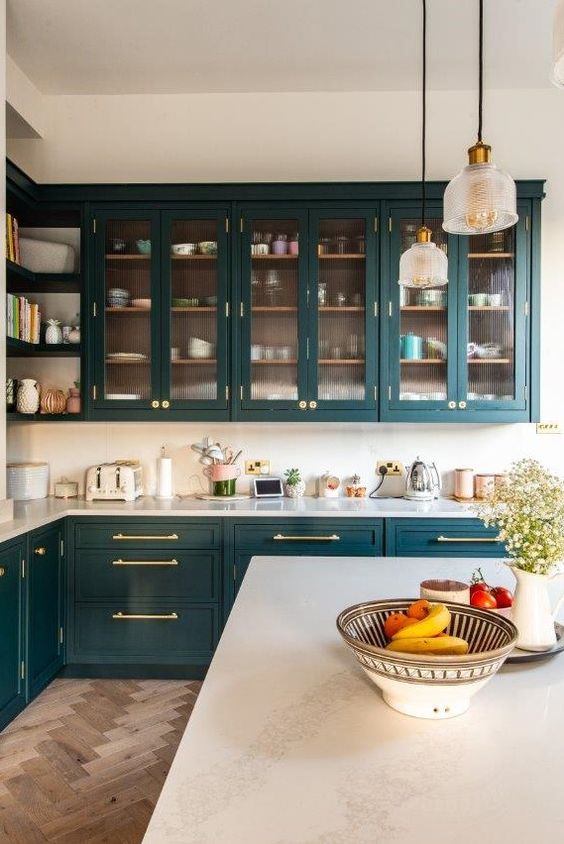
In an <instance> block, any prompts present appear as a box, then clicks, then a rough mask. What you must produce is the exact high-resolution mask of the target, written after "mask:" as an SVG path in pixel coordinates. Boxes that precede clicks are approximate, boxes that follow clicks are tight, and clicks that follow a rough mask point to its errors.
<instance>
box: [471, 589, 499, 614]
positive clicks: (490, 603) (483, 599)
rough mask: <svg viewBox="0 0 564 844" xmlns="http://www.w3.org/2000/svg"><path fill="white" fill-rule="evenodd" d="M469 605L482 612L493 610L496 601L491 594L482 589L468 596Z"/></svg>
mask: <svg viewBox="0 0 564 844" xmlns="http://www.w3.org/2000/svg"><path fill="white" fill-rule="evenodd" d="M470 604H471V605H472V606H473V607H479V608H480V609H482V610H495V609H496V607H497V601H496V599H495V598H494V596H493V595H492V594H491V592H486V591H485V590H484V589H478V590H477V591H476V592H474V594H473V595H471V596H470Z"/></svg>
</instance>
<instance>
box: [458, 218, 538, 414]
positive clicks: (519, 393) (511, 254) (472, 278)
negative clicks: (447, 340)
mask: <svg viewBox="0 0 564 844" xmlns="http://www.w3.org/2000/svg"><path fill="white" fill-rule="evenodd" d="M519 210H520V219H519V222H518V223H517V225H516V226H514V227H513V228H510V229H506V230H504V231H501V232H494V233H493V234H486V235H481V236H480V235H476V236H474V237H470V238H461V244H460V255H459V257H460V264H461V271H460V279H459V289H460V294H461V296H464V301H463V302H462V303H461V314H462V315H463V319H461V324H460V327H461V332H460V343H461V348H463V350H465V355H463V356H462V360H461V371H460V390H459V399H458V401H459V405H460V403H462V406H463V408H464V407H466V409H467V410H468V411H480V410H484V409H486V408H489V409H492V410H504V409H507V410H514V411H515V410H523V411H524V410H526V409H527V388H526V372H527V343H526V336H527V332H526V322H527V318H528V317H527V314H528V304H527V289H528V269H527V268H528V264H529V259H528V239H527V226H526V220H527V209H526V208H520V209H519Z"/></svg>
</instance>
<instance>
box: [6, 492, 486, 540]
mask: <svg viewBox="0 0 564 844" xmlns="http://www.w3.org/2000/svg"><path fill="white" fill-rule="evenodd" d="M64 516H98V517H100V516H171V517H175V516H180V517H182V516H184V517H186V516H195V517H199V516H202V517H204V516H215V517H217V516H243V517H246V516H252V517H253V518H256V517H265V518H270V517H274V518H276V517H285V518H288V517H300V518H302V517H310V518H324V517H328V516H334V517H338V518H387V517H390V516H396V517H400V518H402V517H403V518H408V517H414V516H427V517H428V518H441V519H452V518H466V517H474V516H475V513H473V512H472V510H471V508H470V507H468V506H467V505H463V504H459V503H458V502H456V501H452V500H450V499H448V498H439V499H438V500H437V501H430V502H427V501H423V502H416V501H407V500H405V499H403V498H379V499H371V498H305V497H304V498H297V499H293V498H280V499H270V500H266V499H265V500H257V499H255V498H248V499H244V500H242V501H222V500H221V499H219V500H218V501H201V500H199V499H197V498H193V497H184V498H179V497H178V496H176V497H175V498H173V499H171V500H170V501H163V500H159V499H158V498H153V497H152V496H144V497H143V498H138V499H137V501H133V502H125V501H92V502H87V501H85V500H84V499H76V498H73V499H68V500H64V499H60V498H52V497H49V498H41V499H37V500H35V501H17V502H16V503H15V505H14V519H12V520H10V521H8V522H2V523H0V542H5V541H6V540H8V539H13V538H14V537H17V536H20V535H21V534H22V533H26V532H27V531H29V530H34V529H35V528H38V527H43V525H47V524H49V523H50V522H54V521H56V520H57V519H61V518H63V517H64Z"/></svg>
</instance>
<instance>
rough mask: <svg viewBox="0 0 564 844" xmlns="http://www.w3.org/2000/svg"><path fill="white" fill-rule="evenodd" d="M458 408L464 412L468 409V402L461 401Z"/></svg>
mask: <svg viewBox="0 0 564 844" xmlns="http://www.w3.org/2000/svg"><path fill="white" fill-rule="evenodd" d="M458 406H459V408H460V409H461V410H464V408H465V407H466V402H465V401H459V402H458Z"/></svg>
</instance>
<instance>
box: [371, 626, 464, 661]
mask: <svg viewBox="0 0 564 844" xmlns="http://www.w3.org/2000/svg"><path fill="white" fill-rule="evenodd" d="M414 626H415V625H412V626H411V627H409V628H408V629H409V630H413V628H414ZM386 650H388V651H399V652H400V653H408V654H431V655H434V656H463V655H464V654H466V653H468V642H467V641H466V640H465V639H459V638H458V637H457V636H437V637H430V636H425V637H419V638H410V639H397V640H395V641H392V642H390V643H389V645H386Z"/></svg>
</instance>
